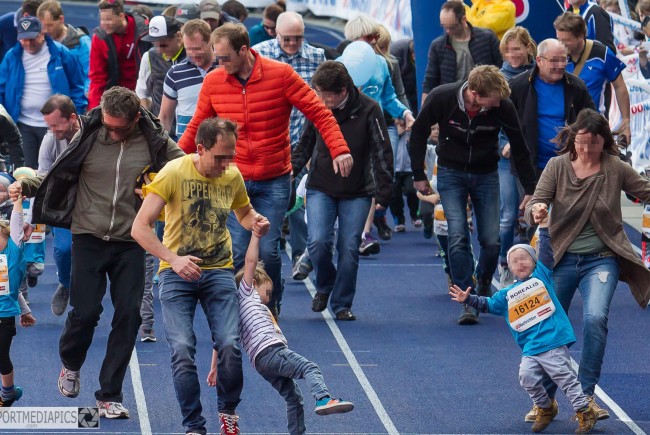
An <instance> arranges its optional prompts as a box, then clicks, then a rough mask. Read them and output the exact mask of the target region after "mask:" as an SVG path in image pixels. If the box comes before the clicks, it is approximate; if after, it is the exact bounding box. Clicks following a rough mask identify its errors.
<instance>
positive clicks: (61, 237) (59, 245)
mask: <svg viewBox="0 0 650 435" xmlns="http://www.w3.org/2000/svg"><path fill="white" fill-rule="evenodd" d="M52 233H53V234H54V263H56V273H57V275H58V277H59V284H61V285H62V286H63V287H65V288H67V289H69V288H70V267H71V266H70V265H71V261H72V258H71V255H72V233H71V232H70V230H69V229H67V228H52Z"/></svg>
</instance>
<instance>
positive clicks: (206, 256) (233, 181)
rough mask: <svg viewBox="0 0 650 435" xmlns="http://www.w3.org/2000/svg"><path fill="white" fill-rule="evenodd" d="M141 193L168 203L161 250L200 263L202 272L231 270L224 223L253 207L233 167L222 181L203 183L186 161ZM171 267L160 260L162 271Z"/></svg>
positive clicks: (205, 180)
mask: <svg viewBox="0 0 650 435" xmlns="http://www.w3.org/2000/svg"><path fill="white" fill-rule="evenodd" d="M143 190H144V193H145V194H148V193H155V194H156V195H158V196H160V197H161V198H162V199H163V200H164V201H165V203H166V205H165V235H164V237H163V245H165V246H166V247H167V248H168V249H169V250H170V251H172V252H175V253H176V254H178V255H181V256H182V255H193V256H195V257H199V258H200V259H201V261H200V262H199V263H198V265H199V267H201V269H221V268H231V267H233V261H232V241H231V239H230V233H229V232H228V229H227V228H226V219H227V218H228V214H229V213H230V211H231V210H235V209H238V208H241V207H244V206H246V205H248V204H249V203H250V199H249V198H248V194H247V193H246V187H245V186H244V179H243V178H242V175H241V173H240V172H239V169H237V167H236V166H235V165H234V164H233V165H230V167H229V168H228V169H227V170H226V171H225V172H224V173H223V174H222V175H221V176H220V177H218V178H205V177H204V176H202V175H201V174H200V173H199V171H197V170H196V167H195V166H194V162H192V155H188V156H184V157H181V158H178V159H176V160H172V161H171V162H169V163H167V165H165V167H164V168H163V169H162V170H161V171H160V172H159V173H158V175H156V178H155V179H154V180H153V181H152V182H151V184H148V185H146V186H145V187H144V189H143ZM170 267H171V266H170V265H169V263H167V262H166V261H162V260H161V262H160V270H161V271H162V270H164V269H168V268H170Z"/></svg>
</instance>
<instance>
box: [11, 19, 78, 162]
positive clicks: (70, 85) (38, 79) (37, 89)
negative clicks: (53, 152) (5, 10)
mask: <svg viewBox="0 0 650 435" xmlns="http://www.w3.org/2000/svg"><path fill="white" fill-rule="evenodd" d="M18 42H19V43H18V44H16V45H15V46H14V47H13V48H12V49H11V50H9V51H8V52H7V54H6V55H5V57H4V59H3V60H2V63H1V64H0V104H2V105H3V106H4V107H5V109H6V110H7V112H8V113H9V115H10V116H11V118H12V119H13V120H14V121H15V122H16V124H17V126H18V130H20V134H21V135H22V137H23V151H24V154H25V165H26V166H29V167H31V168H38V150H39V148H40V145H41V141H42V140H43V136H45V133H46V132H47V124H46V123H45V120H44V119H43V115H42V114H41V112H40V110H41V107H43V104H44V103H45V101H46V100H47V99H48V98H49V97H50V96H51V95H53V94H63V95H68V96H69V97H70V98H71V99H72V101H73V102H74V104H75V107H76V108H77V111H78V113H84V112H85V111H86V106H87V105H88V100H87V99H86V96H85V94H84V77H83V73H82V69H81V64H80V63H79V62H78V61H77V59H76V58H75V57H74V55H73V54H71V53H70V51H69V50H68V49H67V48H66V47H64V46H63V45H61V44H59V43H58V42H55V41H54V40H52V38H50V37H49V36H48V35H45V34H44V33H43V30H42V27H41V23H40V21H39V20H38V18H36V17H24V18H21V19H20V20H19V21H18Z"/></svg>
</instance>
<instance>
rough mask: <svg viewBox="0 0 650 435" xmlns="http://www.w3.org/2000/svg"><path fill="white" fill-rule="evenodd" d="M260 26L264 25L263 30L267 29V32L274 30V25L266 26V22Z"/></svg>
mask: <svg viewBox="0 0 650 435" xmlns="http://www.w3.org/2000/svg"><path fill="white" fill-rule="evenodd" d="M262 27H264V30H267V31H269V32H275V26H273V27H271V26H267V25H266V24H262Z"/></svg>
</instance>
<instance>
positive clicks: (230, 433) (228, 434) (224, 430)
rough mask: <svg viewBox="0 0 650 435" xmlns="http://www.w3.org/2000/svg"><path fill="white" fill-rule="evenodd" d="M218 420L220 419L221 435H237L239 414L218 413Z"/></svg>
mask: <svg viewBox="0 0 650 435" xmlns="http://www.w3.org/2000/svg"><path fill="white" fill-rule="evenodd" d="M219 420H221V435H239V424H238V423H237V421H238V420H239V416H238V415H237V414H224V413H223V412H220V413H219Z"/></svg>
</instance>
